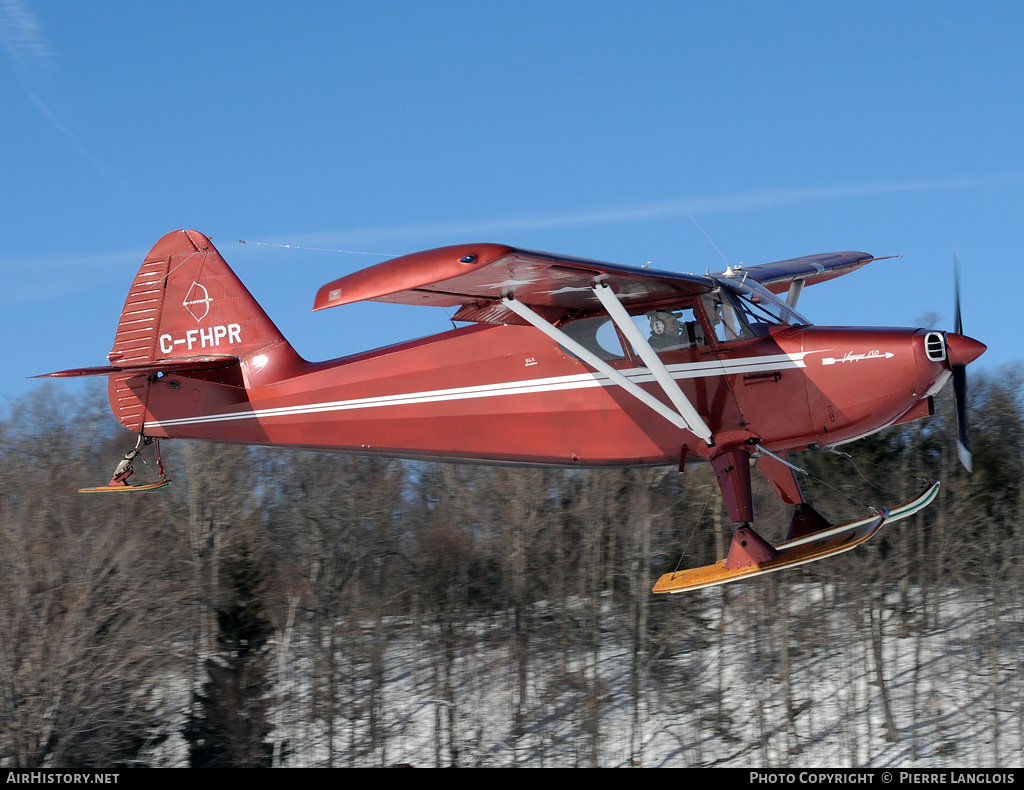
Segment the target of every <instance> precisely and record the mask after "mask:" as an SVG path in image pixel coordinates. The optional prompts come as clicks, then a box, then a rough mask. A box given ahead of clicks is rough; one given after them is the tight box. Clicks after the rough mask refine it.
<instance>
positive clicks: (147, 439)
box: [78, 433, 171, 494]
mask: <svg viewBox="0 0 1024 790" xmlns="http://www.w3.org/2000/svg"><path fill="white" fill-rule="evenodd" d="M150 444H152V445H154V446H155V447H156V465H157V470H158V472H159V474H160V480H159V482H156V483H149V484H148V485H141V486H130V485H128V478H129V477H131V476H132V475H133V474H135V470H134V469H133V468H132V462H133V461H134V460H135V459H136V457H137V456H138V455H139V454H140V453H141V452H142V448H143V447H146V446H147V445H150ZM142 463H144V464H146V466H149V464H147V463H146V459H145V458H143V459H142ZM170 482H171V481H170V480H168V479H167V477H166V476H165V475H164V465H163V462H162V461H161V460H160V440H159V439H154V438H152V437H151V436H146V435H145V434H142V433H140V434H139V440H138V441H137V442H136V443H135V447H133V448H132V449H131V450H129V451H128V452H127V453H125V454H124V458H122V459H121V462H120V463H119V464H118V465H117V468H115V469H114V474H113V476H112V477H111V478H110V482H109V483H107V484H106V485H105V486H97V487H96V488H79V489H78V492H79V493H80V494H105V493H110V492H115V491H153V490H155V489H157V488H163V487H164V486H166V485H169V484H170Z"/></svg>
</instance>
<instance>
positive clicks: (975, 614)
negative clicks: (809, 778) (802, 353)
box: [0, 371, 1024, 768]
mask: <svg viewBox="0 0 1024 790" xmlns="http://www.w3.org/2000/svg"><path fill="white" fill-rule="evenodd" d="M1020 394H1021V382H1020V380H1019V378H1018V375H1017V373H1016V372H1014V371H1004V372H1003V373H1002V374H1001V375H991V376H989V377H988V378H984V379H980V378H979V377H977V376H976V377H975V380H974V381H972V406H971V412H972V420H973V422H972V441H973V449H974V466H975V473H974V475H973V476H968V475H966V474H965V473H964V472H963V470H961V469H960V468H959V466H958V464H957V461H956V452H955V439H954V427H953V425H952V418H951V404H950V403H948V402H947V401H946V400H945V399H944V398H942V399H940V400H939V403H938V404H937V410H938V413H937V414H936V415H935V416H934V417H933V418H931V419H930V420H926V421H921V422H917V423H911V424H909V425H906V426H900V427H897V428H894V429H891V430H889V431H887V432H885V433H883V434H881V435H879V436H877V437H874V438H871V439H868V440H865V441H862V442H860V443H858V444H856V445H853V446H851V447H850V448H845V449H848V450H849V451H850V452H851V453H852V454H853V456H854V457H853V458H852V459H851V458H846V457H841V456H838V455H829V454H822V453H805V454H802V455H801V456H800V457H799V458H797V459H796V460H797V461H798V462H799V463H801V464H803V465H804V466H805V467H806V468H807V469H808V470H809V471H811V472H812V474H813V479H809V480H808V481H806V488H807V490H808V492H809V494H810V499H811V501H812V503H813V504H814V505H815V506H816V507H817V508H818V509H819V510H820V511H821V512H823V513H824V514H825V515H826V516H829V517H830V518H832V519H833V520H836V521H838V520H843V519H846V518H850V517H853V516H855V515H860V514H862V513H863V512H864V506H865V505H874V506H878V507H882V506H888V505H893V504H897V503H899V502H902V501H904V500H906V499H908V498H909V497H910V496H911V495H912V494H913V493H914V492H915V490H916V488H917V487H918V486H919V484H920V480H919V478H926V477H936V478H938V479H940V480H942V483H943V487H942V489H941V491H940V494H939V499H938V500H937V501H936V503H935V504H933V505H932V506H931V507H930V508H928V509H926V510H925V511H924V512H923V513H921V514H919V515H917V516H915V517H912V518H909V519H907V520H905V521H902V522H899V523H897V524H894V525H892V526H891V527H889V528H886V529H885V530H883V533H882V534H881V535H880V536H879V537H877V538H875V539H874V540H872V541H871V542H869V543H868V544H867V545H866V546H863V547H861V548H859V549H857V550H856V551H853V552H850V553H848V554H845V555H842V556H841V557H838V558H836V559H833V560H829V561H825V562H822V563H817V564H814V565H811V566H807V567H805V568H800V569H796V570H792V571H789V572H783V573H779V574H774V575H772V576H769V577H765V578H764V579H763V580H756V581H752V582H744V583H740V584H736V585H732V586H729V587H727V588H721V589H718V590H712V591H707V592H699V593H692V594H688V595H687V594H683V595H676V596H653V595H652V594H651V593H650V588H651V586H652V585H653V582H654V580H655V579H656V578H657V576H658V575H659V574H660V573H663V572H665V571H666V570H671V569H672V568H673V567H675V566H676V564H677V563H679V562H680V559H681V557H682V559H681V562H682V563H683V565H686V566H689V565H696V564H703V563H706V562H711V561H713V560H714V559H715V558H716V557H720V556H723V555H724V553H725V551H726V547H727V546H728V541H729V537H730V535H731V530H732V526H731V524H730V523H729V522H728V520H727V519H726V518H725V516H724V512H723V509H722V507H721V501H720V497H719V494H718V491H717V487H716V486H714V484H713V481H712V479H711V477H710V474H709V470H708V469H707V468H705V467H703V466H693V467H690V468H688V469H687V470H686V472H685V473H684V474H682V475H679V474H677V473H676V472H675V471H674V470H664V469H653V470H651V469H645V470H598V471H585V470H540V469H520V468H503V467H481V466H469V465H441V464H424V463H412V462H406V461H397V460H392V459H380V458H362V457H349V456H343V455H335V454H320V453H308V452H298V451H292V450H278V449H262V448H245V447H234V446H225V445H214V444H206V443H199V442H192V443H189V442H167V443H165V444H164V447H163V451H164V462H165V465H166V466H167V467H168V475H169V477H171V478H172V480H173V484H172V485H171V486H170V487H168V488H165V489H162V490H160V491H157V492H152V493H147V494H127V495H80V494H77V493H76V490H77V488H79V487H80V486H88V485H97V484H101V483H103V482H105V481H106V480H107V478H108V477H109V474H110V471H111V469H113V467H114V465H115V464H116V462H117V460H118V459H119V458H120V456H121V454H122V453H123V452H124V451H125V450H126V449H128V447H129V446H130V445H131V443H132V437H131V436H130V435H129V434H127V433H126V432H125V431H123V430H122V429H121V428H120V427H119V426H118V425H117V424H116V423H115V422H114V420H113V418H112V417H111V416H110V415H109V413H108V412H107V408H106V399H105V394H104V393H100V392H98V391H97V392H95V393H93V394H92V395H90V396H89V397H87V398H86V399H84V400H77V399H76V400H71V399H68V398H67V397H64V396H63V393H62V391H61V390H60V389H57V388H50V387H42V388H40V389H39V390H37V391H35V393H34V394H33V395H32V396H31V397H27V398H25V399H23V400H20V401H16V402H14V403H12V404H10V405H9V407H8V408H7V409H6V410H5V412H4V414H3V420H2V422H0V491H2V498H0V563H2V567H0V767H10V768H32V767H69V768H70V767H80V768H86V767H92V766H96V767H112V766H132V765H169V764H173V765H187V764H189V763H190V762H191V764H194V765H217V766H223V765H238V766H242V765H268V766H269V765H274V766H295V765H303V766H308V765H321V766H370V765H391V764H401V763H413V764H417V765H431V766H433V765H438V766H447V765H460V766H476V765H580V766H590V765H631V764H632V765H656V764H672V765H694V766H696V765H716V764H721V765H751V766H765V767H769V766H785V765H791V764H806V765H810V764H812V763H817V764H821V763H823V762H827V761H834V762H836V763H837V764H840V765H871V764H878V761H879V759H881V758H880V755H884V759H886V760H889V761H891V762H897V761H904V762H912V761H915V760H922V761H927V762H929V763H930V764H938V763H941V762H942V761H943V760H948V761H950V762H951V763H952V764H956V765H992V766H994V765H1020V763H1021V752H1020V749H1021V744H1022V742H1024V733H1022V728H1024V724H1022V722H1024V684H1022V680H1021V677H1022V673H1021V671H1020V670H1021V663H1022V662H1024V645H1022V636H1024V630H1022V629H1024V623H1022V621H1024V615H1022V611H1021V610H1022V607H1021V598H1022V589H1024V588H1022V582H1024V575H1022V563H1021V557H1022V556H1024V552H1022V545H1021V544H1022V539H1024V530H1022V529H1021V528H1020V526H1019V524H1020V521H1021V518H1020V515H1021V507H1022V499H1021V494H1022V468H1021V467H1022V463H1024V455H1022V451H1024V424H1022V412H1021V402H1020ZM137 469H138V473H137V478H136V479H144V478H146V477H147V476H149V477H150V479H152V473H151V472H149V470H147V469H145V468H144V467H141V466H139V467H137ZM143 481H145V480H143ZM755 486H757V492H756V494H757V499H758V501H757V505H758V516H759V523H760V525H761V531H762V533H763V534H765V535H766V537H769V538H779V537H781V533H782V532H784V531H785V527H786V524H787V523H788V512H787V509H785V508H783V506H782V505H781V504H779V503H777V502H776V501H774V498H773V495H772V494H771V492H770V491H769V490H768V486H767V484H766V483H764V482H763V481H761V480H760V478H759V476H758V475H757V474H756V473H755ZM768 525H773V526H772V527H769V526H768ZM669 742H670V743H671V745H670V746H665V744H666V743H669ZM656 743H657V744H659V745H658V746H657V748H655V744H656ZM823 744H828V747H827V749H826V748H825V746H823Z"/></svg>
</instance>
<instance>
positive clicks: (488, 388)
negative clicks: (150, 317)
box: [146, 351, 814, 427]
mask: <svg viewBox="0 0 1024 790" xmlns="http://www.w3.org/2000/svg"><path fill="white" fill-rule="evenodd" d="M810 353H814V352H810V351H805V352H801V353H797V354H773V355H771V356H764V357H746V358H744V359H725V360H713V361H709V362H694V363H685V364H680V365H668V366H667V367H668V371H669V372H670V373H671V374H672V378H674V379H677V380H678V379H693V378H708V377H712V376H726V375H729V376H735V375H740V374H743V373H762V372H767V371H773V370H785V369H787V368H803V367H806V364H805V363H804V357H805V356H807V354H810ZM622 373H623V375H625V376H626V377H627V378H629V379H630V380H632V381H634V382H636V383H637V384H646V383H649V382H653V381H654V376H653V375H652V374H651V373H650V372H649V371H648V370H647V369H646V368H633V369H631V370H624V371H622ZM610 386H615V384H614V382H612V381H611V380H610V379H609V378H608V377H607V376H604V375H602V374H600V373H581V374H576V375H573V376H555V377H551V378H544V379H529V380H526V381H511V382H502V383H500V384H481V385H477V386H472V387H454V388H451V389H443V390H428V391H424V392H408V393H401V394H398V395H381V396H377V397H372V398H354V399H351V400H337V401H327V402H324V403H308V404H301V405H297V406H281V407H278V408H271V409H253V410H249V411H237V412H229V413H227V414H205V415H198V416H195V417H180V418H178V419H174V420H158V421H153V422H149V423H147V424H146V425H147V427H155V426H161V427H173V426H175V425H198V424H201V423H210V422H231V421H234V420H252V419H260V420H262V419H268V418H274V417H294V416H299V415H304V414H321V413H323V412H331V411H347V410H350V409H371V408H378V407H383V406H409V405H413V404H420V403H441V402H444V401H452V400H466V399H469V398H492V397H498V396H508V395H530V394H534V393H538V392H558V391H560V390H572V389H587V388H589V387H610Z"/></svg>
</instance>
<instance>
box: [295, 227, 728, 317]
mask: <svg viewBox="0 0 1024 790" xmlns="http://www.w3.org/2000/svg"><path fill="white" fill-rule="evenodd" d="M601 282H603V283H605V284H607V285H609V286H610V287H611V288H612V290H613V291H614V292H615V294H616V296H617V297H618V299H619V301H620V302H621V303H622V304H623V305H625V306H626V307H629V306H631V305H638V304H649V303H653V302H658V301H661V300H662V299H666V300H670V299H673V298H676V299H678V298H679V297H680V296H693V295H697V294H701V293H707V292H708V291H712V290H714V288H715V287H717V286H716V283H715V282H714V280H712V279H711V278H710V277H702V276H698V275H693V274H680V273H676V272H664V271H657V270H653V269H639V268H636V267H632V266H623V265H621V264H615V263H606V262H603V261H593V260H588V259H586V258H574V257H570V256H566V255H554V254H552V253H549V252H537V251H535V250H523V249H517V248H515V247H508V246H505V245H503V244H458V245H455V246H451V247H440V248H438V249H434V250H426V251H424V252H416V253H412V254H411V255H403V256H401V257H399V258H393V259H391V260H389V261H384V262H383V263H379V264H377V265H376V266H371V267H369V268H367V269H363V270H361V271H358V272H354V273H352V274H349V275H346V276H345V277H341V278H340V279H337V280H334V281H332V282H329V283H327V285H325V286H323V287H322V288H321V289H320V290H319V291H318V292H317V295H316V300H315V301H314V303H313V309H314V310H323V309H324V308H327V307H335V306H337V305H343V304H349V303H351V302H358V301H361V300H364V299H366V300H372V301H377V302H395V303H398V304H417V305H431V306H437V307H455V306H458V307H459V308H460V309H459V311H458V312H457V313H456V314H455V316H454V318H455V319H456V320H459V321H479V322H484V323H519V322H520V319H519V318H518V317H517V316H516V314H514V313H513V312H512V311H510V310H509V309H507V308H506V307H505V306H503V305H502V304H501V302H500V300H501V299H504V298H508V297H511V298H514V299H515V300H516V301H518V302H520V303H522V304H526V305H529V306H530V307H531V308H533V309H534V310H535V311H536V312H537V313H539V314H540V315H543V316H544V317H545V318H546V319H547V320H549V321H557V320H558V319H559V318H561V317H563V316H565V315H567V314H568V313H570V312H583V311H587V310H591V309H596V310H599V309H602V304H601V301H600V299H599V298H598V297H597V296H596V295H595V293H594V290H593V289H594V285H595V283H601Z"/></svg>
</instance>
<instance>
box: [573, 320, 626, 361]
mask: <svg viewBox="0 0 1024 790" xmlns="http://www.w3.org/2000/svg"><path fill="white" fill-rule="evenodd" d="M559 329H561V330H562V331H563V332H565V334H567V335H568V336H569V337H571V338H572V339H573V340H575V341H576V342H577V343H579V344H580V345H581V346H583V347H584V348H585V349H587V351H590V352H591V353H593V354H594V355H596V356H597V357H598V358H599V359H603V360H605V361H606V362H607V361H608V360H612V359H622V358H623V357H624V356H625V354H624V353H623V351H622V344H621V343H620V342H619V335H618V333H617V332H616V331H615V324H614V323H613V322H612V319H611V318H609V317H608V316H606V315H599V316H594V317H593V318H581V319H579V320H577V321H571V322H569V323H567V324H564V325H563V326H560V327H559ZM562 351H564V352H565V353H566V354H568V355H569V356H575V354H573V353H572V352H571V351H569V350H568V349H567V348H562Z"/></svg>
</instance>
